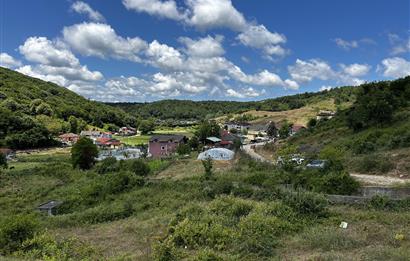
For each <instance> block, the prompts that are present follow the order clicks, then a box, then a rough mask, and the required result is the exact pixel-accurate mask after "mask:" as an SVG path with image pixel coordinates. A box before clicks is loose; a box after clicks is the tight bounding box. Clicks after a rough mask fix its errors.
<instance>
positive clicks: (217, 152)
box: [198, 148, 235, 160]
mask: <svg viewBox="0 0 410 261" xmlns="http://www.w3.org/2000/svg"><path fill="white" fill-rule="evenodd" d="M234 156H235V152H233V151H231V150H228V149H224V148H214V149H210V150H207V151H204V152H202V153H200V154H199V155H198V159H199V160H206V159H207V158H210V159H212V160H231V159H233V157H234Z"/></svg>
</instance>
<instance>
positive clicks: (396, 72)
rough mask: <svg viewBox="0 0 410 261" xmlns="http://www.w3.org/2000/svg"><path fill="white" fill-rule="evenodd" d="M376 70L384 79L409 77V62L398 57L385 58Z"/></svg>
mask: <svg viewBox="0 0 410 261" xmlns="http://www.w3.org/2000/svg"><path fill="white" fill-rule="evenodd" d="M378 69H379V71H382V73H383V75H384V76H386V77H390V78H400V77H404V76H408V75H410V61H408V60H405V59H403V58H400V57H393V58H387V59H384V60H383V61H382V63H381V66H379V68H378Z"/></svg>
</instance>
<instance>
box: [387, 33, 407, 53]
mask: <svg viewBox="0 0 410 261" xmlns="http://www.w3.org/2000/svg"><path fill="white" fill-rule="evenodd" d="M388 38H389V42H390V44H391V45H392V49H391V51H390V53H391V55H399V54H403V53H409V52H410V38H407V39H402V38H401V37H400V36H399V35H397V34H388Z"/></svg>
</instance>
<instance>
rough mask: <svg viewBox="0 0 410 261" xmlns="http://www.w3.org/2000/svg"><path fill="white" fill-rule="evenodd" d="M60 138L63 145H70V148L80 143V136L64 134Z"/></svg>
mask: <svg viewBox="0 0 410 261" xmlns="http://www.w3.org/2000/svg"><path fill="white" fill-rule="evenodd" d="M58 138H59V140H60V141H61V143H63V144H65V145H68V146H72V145H74V144H75V143H76V142H77V141H78V139H79V138H80V136H79V135H77V134H74V133H64V134H62V135H60V136H58Z"/></svg>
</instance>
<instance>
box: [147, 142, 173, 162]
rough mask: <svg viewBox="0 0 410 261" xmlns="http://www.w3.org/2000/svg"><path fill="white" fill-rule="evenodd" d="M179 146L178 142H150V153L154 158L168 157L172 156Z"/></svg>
mask: <svg viewBox="0 0 410 261" xmlns="http://www.w3.org/2000/svg"><path fill="white" fill-rule="evenodd" d="M178 145H179V143H178V142H150V143H149V148H148V152H149V153H150V154H151V155H152V157H154V158H160V157H166V156H169V155H172V154H173V153H174V152H175V151H176V149H177V147H178ZM162 148H163V149H162Z"/></svg>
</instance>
